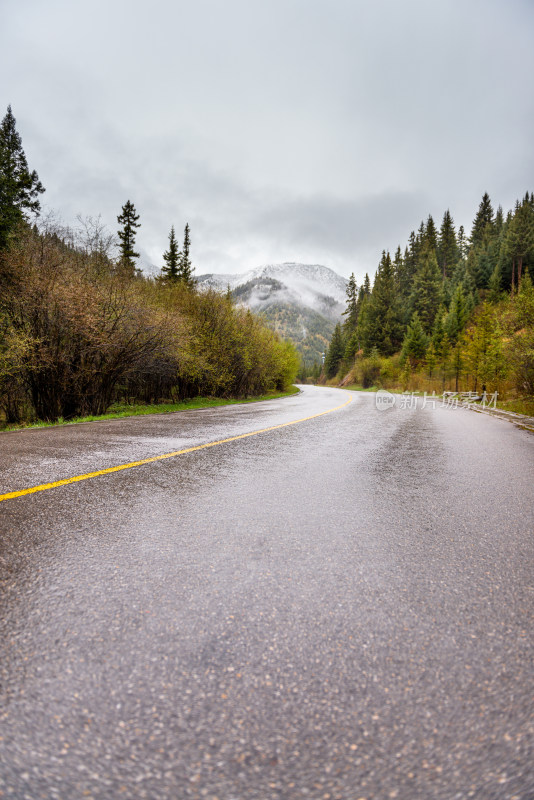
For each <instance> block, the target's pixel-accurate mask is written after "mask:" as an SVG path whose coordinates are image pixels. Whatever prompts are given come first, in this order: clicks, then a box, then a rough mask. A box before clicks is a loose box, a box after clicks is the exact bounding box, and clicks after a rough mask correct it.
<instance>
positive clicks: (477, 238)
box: [471, 192, 493, 248]
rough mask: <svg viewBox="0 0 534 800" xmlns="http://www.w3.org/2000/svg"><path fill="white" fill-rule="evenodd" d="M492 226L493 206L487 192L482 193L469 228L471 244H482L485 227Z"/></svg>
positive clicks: (473, 245)
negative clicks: (471, 225)
mask: <svg viewBox="0 0 534 800" xmlns="http://www.w3.org/2000/svg"><path fill="white" fill-rule="evenodd" d="M488 226H489V227H490V228H491V227H492V226H493V208H492V206H491V200H490V196H489V194H488V193H487V192H485V193H484V195H483V197H482V200H481V201H480V205H479V207H478V211H477V214H476V217H475V219H474V221H473V227H472V229H471V246H472V247H475V248H476V247H478V246H479V245H480V244H482V240H483V238H484V233H485V231H486V228H487V227H488Z"/></svg>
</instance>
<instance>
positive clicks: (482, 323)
mask: <svg viewBox="0 0 534 800" xmlns="http://www.w3.org/2000/svg"><path fill="white" fill-rule="evenodd" d="M533 276H534V194H528V193H527V194H526V195H525V196H524V198H523V199H522V200H519V201H517V203H516V204H515V208H514V209H513V210H512V211H509V212H508V213H507V214H505V213H504V212H503V210H502V208H501V207H499V208H498V209H497V211H496V212H494V210H493V207H492V204H491V200H490V198H489V196H488V195H487V194H485V195H484V196H483V198H482V201H481V203H480V206H479V208H478V211H477V213H476V215H475V218H474V222H473V226H472V230H471V234H470V236H469V237H467V236H466V234H465V232H464V230H463V228H462V227H460V228H459V230H458V231H456V229H455V226H454V222H453V219H452V217H451V215H450V213H449V211H446V212H445V214H444V216H443V221H442V223H441V227H440V229H439V230H438V229H437V228H436V226H435V224H434V220H433V219H432V217H431V216H429V217H428V219H427V221H426V222H422V223H421V225H420V227H419V229H418V231H417V232H414V231H412V233H411V234H410V237H409V242H408V244H407V246H406V248H405V249H404V252H403V251H402V250H401V248H400V247H399V248H398V249H397V251H396V253H395V255H394V257H393V258H391V255H390V253H389V252H385V251H384V252H383V254H382V258H381V261H380V264H379V266H378V270H377V273H376V275H375V278H374V282H373V284H372V285H371V281H370V279H369V276H368V275H366V276H365V280H364V282H363V284H362V285H361V286H360V287H358V286H357V285H356V281H355V279H354V275H352V276H351V278H350V280H349V284H348V288H347V308H346V311H345V320H344V322H343V323H342V324H339V325H337V327H336V329H335V331H334V334H333V336H332V339H331V341H330V345H329V347H328V351H327V354H326V359H325V365H324V370H323V374H322V380H323V381H324V382H328V383H331V384H334V385H339V384H340V383H342V384H343V385H347V386H348V385H351V386H353V387H355V386H357V387H361V388H364V389H367V388H370V387H376V388H384V389H388V390H392V391H409V392H412V391H419V392H428V393H432V392H435V393H436V394H440V393H441V392H443V391H445V390H452V391H474V392H479V393H480V392H481V391H483V389H484V388H486V391H487V392H488V393H489V392H491V393H493V392H495V391H497V392H498V393H499V397H500V398H501V404H502V406H503V407H506V408H509V410H517V411H519V413H532V412H533V410H534V289H533V281H532V279H533Z"/></svg>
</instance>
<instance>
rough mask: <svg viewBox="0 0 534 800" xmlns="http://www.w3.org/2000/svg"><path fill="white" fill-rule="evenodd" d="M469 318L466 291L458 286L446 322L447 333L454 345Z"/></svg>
mask: <svg viewBox="0 0 534 800" xmlns="http://www.w3.org/2000/svg"><path fill="white" fill-rule="evenodd" d="M468 316H469V308H468V305H467V302H466V298H465V295H464V291H463V289H462V287H461V286H458V288H457V289H456V292H455V293H454V297H453V298H452V302H451V308H450V311H449V313H448V315H447V318H446V320H445V333H446V334H447V337H448V339H449V341H450V342H451V343H452V344H456V342H457V341H458V340H459V338H460V335H461V333H462V331H463V329H464V327H465V323H466V322H467V319H468Z"/></svg>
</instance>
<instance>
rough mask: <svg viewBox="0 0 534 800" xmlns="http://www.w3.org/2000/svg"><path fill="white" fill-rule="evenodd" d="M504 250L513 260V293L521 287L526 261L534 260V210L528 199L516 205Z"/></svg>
mask: <svg viewBox="0 0 534 800" xmlns="http://www.w3.org/2000/svg"><path fill="white" fill-rule="evenodd" d="M504 248H505V252H506V253H507V255H508V257H509V258H510V259H511V260H512V281H511V289H512V293H513V292H514V290H515V286H516V285H517V288H518V289H519V287H520V286H521V277H522V274H523V264H524V262H525V260H528V259H533V260H534V208H533V206H532V204H531V202H530V200H529V198H528V195H527V197H525V198H524V199H523V202H522V203H519V202H518V203H516V207H515V212H514V215H513V217H512V219H511V221H510V224H509V225H508V226H507V229H506V235H505V237H504Z"/></svg>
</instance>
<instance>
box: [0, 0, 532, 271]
mask: <svg viewBox="0 0 534 800" xmlns="http://www.w3.org/2000/svg"><path fill="white" fill-rule="evenodd" d="M533 24H534V6H533V5H532V3H531V2H529V0H511V1H510V2H508V3H506V4H504V3H502V2H500V1H499V0H467V1H465V0H464V2H460V0H442V2H440V3H439V4H438V3H428V1H427V0H405V2H403V3H399V2H398V1H397V0H381V2H371V0H365V2H364V1H363V0H328V2H327V0H269V2H266V0H225V2H222V0H195V2H194V3H190V2H185V0H178V1H177V2H176V0H175V1H174V2H173V0H153V2H151V3H150V4H148V3H145V2H141V0H134V2H129V3H126V2H125V1H124V0H115V1H114V2H112V3H108V2H104V0H93V2H92V3H91V6H90V7H87V6H82V5H81V4H77V3H72V2H68V0H48V2H47V3H46V4H43V3H41V2H38V0H26V2H23V3H18V4H14V3H13V4H6V5H5V6H4V8H3V25H2V30H1V31H0V69H2V74H3V75H4V76H5V77H8V80H4V81H3V82H2V86H1V87H0V113H3V111H2V109H4V108H5V107H6V106H7V104H8V103H11V104H12V106H13V111H14V114H15V116H16V117H17V123H18V128H19V131H20V132H21V134H22V137H23V143H24V147H25V149H26V153H27V155H28V159H29V162H30V165H31V166H32V167H34V168H36V169H37V170H38V172H39V174H40V177H41V179H42V181H43V183H44V184H45V186H46V187H47V193H46V195H45V199H46V202H47V204H48V205H49V206H51V207H53V208H56V209H58V211H59V212H60V213H61V215H62V216H63V218H64V219H65V221H66V222H67V223H71V222H72V221H73V220H74V219H75V216H76V214H77V213H79V212H81V213H83V214H92V215H96V214H98V213H101V214H102V216H103V219H104V220H105V221H106V222H107V224H108V225H109V227H110V228H111V229H112V230H114V229H115V228H116V216H117V214H118V213H119V212H120V208H121V206H122V204H123V203H124V202H125V201H126V200H127V199H131V200H132V201H133V202H134V203H135V205H136V207H137V209H138V211H139V212H140V214H141V221H142V224H143V227H142V228H141V229H140V231H139V235H138V244H139V246H140V248H141V251H142V254H143V262H144V264H145V265H147V266H148V265H150V264H152V265H155V266H159V265H160V259H161V253H162V251H163V250H164V249H165V247H166V243H167V235H168V232H169V229H170V226H171V224H174V225H175V226H176V229H177V231H180V230H181V229H182V228H183V226H184V225H185V222H186V221H188V222H189V223H190V225H191V228H192V233H193V255H194V259H195V263H196V266H197V270H198V271H199V272H208V271H220V272H223V271H242V270H245V269H247V268H249V267H251V266H255V265H257V264H258V263H263V262H275V261H283V260H303V261H313V262H321V263H325V264H327V265H328V266H331V267H333V268H334V269H336V270H338V271H339V272H341V273H342V274H345V275H348V274H349V273H350V272H351V271H352V270H354V271H355V272H356V274H357V275H359V276H362V275H363V273H364V272H365V271H366V270H369V271H371V272H372V271H374V269H375V268H376V265H377V263H378V260H379V258H380V252H381V250H382V249H383V248H389V249H394V248H395V247H396V246H397V244H399V243H400V244H401V245H404V243H405V242H406V239H407V237H408V235H409V232H410V230H411V229H412V228H414V227H417V226H418V224H419V222H420V220H421V219H423V218H426V216H427V215H428V214H429V213H432V215H433V216H434V218H435V219H436V222H438V223H439V221H440V219H441V216H442V214H443V212H444V211H445V209H446V208H450V210H451V212H452V214H453V216H454V217H455V220H456V222H457V224H460V223H462V224H464V225H465V226H467V227H468V228H469V227H470V224H471V221H472V218H473V216H474V213H475V211H476V208H477V206H478V203H479V201H480V197H481V196H482V193H483V192H484V191H488V192H489V193H490V195H491V197H492V199H493V201H494V203H495V204H497V203H499V202H500V203H502V204H503V205H504V206H505V208H508V207H511V206H512V205H513V202H514V200H515V199H516V197H517V196H519V195H522V194H523V193H524V192H525V191H526V190H527V189H528V190H532V189H533V188H534V180H533V178H534V154H533V151H532V148H531V141H530V140H531V131H532V129H533V121H534V119H533V117H534V113H533V112H534V96H533V94H532V92H531V87H530V83H531V75H532V74H533V69H534V51H533V48H532V46H531V43H532V30H533Z"/></svg>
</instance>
